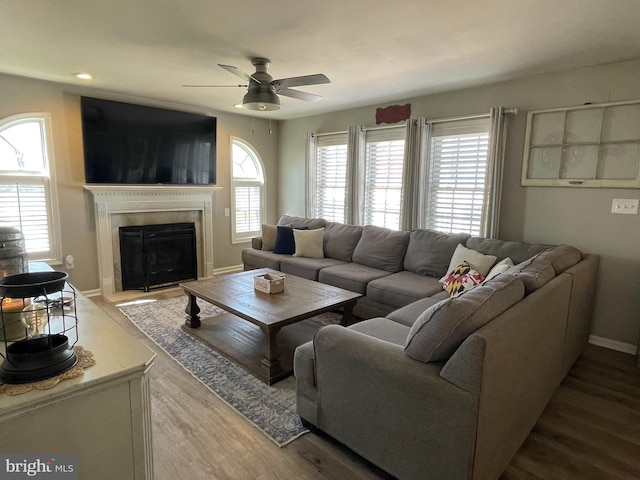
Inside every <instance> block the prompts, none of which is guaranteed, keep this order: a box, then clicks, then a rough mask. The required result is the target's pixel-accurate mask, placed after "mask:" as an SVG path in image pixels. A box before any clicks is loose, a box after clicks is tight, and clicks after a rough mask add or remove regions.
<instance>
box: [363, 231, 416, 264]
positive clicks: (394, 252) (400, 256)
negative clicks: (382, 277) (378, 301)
mask: <svg viewBox="0 0 640 480" xmlns="http://www.w3.org/2000/svg"><path fill="white" fill-rule="evenodd" d="M409 233H410V232H407V231H397V230H391V229H388V228H382V227H376V226H374V225H365V226H364V227H363V228H362V237H360V241H358V245H356V248H355V250H354V251H353V258H352V259H353V261H354V262H355V263H359V264H360V265H365V266H367V267H371V268H377V269H379V270H385V271H387V272H391V273H395V272H399V271H400V270H402V265H403V262H404V254H405V252H406V251H407V245H408V244H409Z"/></svg>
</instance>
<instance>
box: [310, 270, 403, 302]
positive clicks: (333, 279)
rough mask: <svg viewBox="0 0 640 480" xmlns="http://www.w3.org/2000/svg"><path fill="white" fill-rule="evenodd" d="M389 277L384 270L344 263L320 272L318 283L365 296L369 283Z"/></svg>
mask: <svg viewBox="0 0 640 480" xmlns="http://www.w3.org/2000/svg"><path fill="white" fill-rule="evenodd" d="M387 275H391V274H390V273H389V272H386V271H384V270H378V269H377V268H372V267H367V266H366V265H360V264H358V263H345V264H343V265H337V266H335V267H327V268H323V269H322V270H320V273H319V274H318V281H320V282H322V283H326V284H327V285H333V286H334V287H339V288H344V289H345V290H350V291H352V292H356V293H361V294H362V295H365V294H366V292H367V285H368V284H369V282H371V281H373V280H376V279H378V278H382V277H386V276H387Z"/></svg>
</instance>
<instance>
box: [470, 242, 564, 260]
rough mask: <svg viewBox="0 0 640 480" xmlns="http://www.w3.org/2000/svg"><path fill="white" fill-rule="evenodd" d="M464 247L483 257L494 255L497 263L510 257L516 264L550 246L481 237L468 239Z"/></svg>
mask: <svg viewBox="0 0 640 480" xmlns="http://www.w3.org/2000/svg"><path fill="white" fill-rule="evenodd" d="M465 246H466V247H467V248H471V249H472V250H476V251H477V252H480V253H484V254H485V255H494V256H496V257H498V261H500V260H504V259H505V258H507V257H510V258H511V260H513V263H516V264H518V263H521V262H524V261H525V260H527V259H529V258H531V257H533V256H534V255H537V254H538V253H541V252H544V251H545V250H549V249H550V248H551V245H541V244H534V243H524V242H508V241H505V240H498V239H497V238H483V237H470V238H468V239H467V241H466V243H465Z"/></svg>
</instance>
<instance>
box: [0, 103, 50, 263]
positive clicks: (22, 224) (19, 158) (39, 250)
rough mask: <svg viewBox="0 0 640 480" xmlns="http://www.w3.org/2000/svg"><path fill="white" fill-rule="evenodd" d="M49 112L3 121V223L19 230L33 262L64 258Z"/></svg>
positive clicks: (0, 170) (0, 135)
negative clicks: (60, 241) (54, 176)
mask: <svg viewBox="0 0 640 480" xmlns="http://www.w3.org/2000/svg"><path fill="white" fill-rule="evenodd" d="M50 123H51V120H50V116H49V114H48V113H23V114H18V115H12V116H10V117H5V118H3V119H0V225H6V226H12V227H16V228H19V229H20V230H21V231H22V234H23V235H24V238H25V244H26V250H27V253H28V255H29V259H30V260H60V258H61V257H62V254H61V249H60V244H59V238H60V234H59V227H58V225H59V221H58V208H57V196H56V190H55V181H54V178H53V165H52V160H53V159H52V152H53V147H52V142H51V127H50Z"/></svg>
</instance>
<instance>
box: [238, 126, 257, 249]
mask: <svg viewBox="0 0 640 480" xmlns="http://www.w3.org/2000/svg"><path fill="white" fill-rule="evenodd" d="M231 157H232V159H231V163H232V168H231V192H232V195H231V213H232V215H231V216H232V219H233V221H232V222H231V230H232V232H231V238H232V243H241V242H247V241H250V239H251V238H252V237H255V236H257V235H259V234H260V229H261V227H262V223H263V221H262V220H263V205H264V201H263V198H264V173H263V171H264V169H263V167H262V161H261V160H260V158H259V156H258V153H257V152H256V151H255V150H254V149H253V148H252V147H251V146H250V145H249V144H248V143H247V142H245V141H243V140H240V139H239V138H232V139H231Z"/></svg>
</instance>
